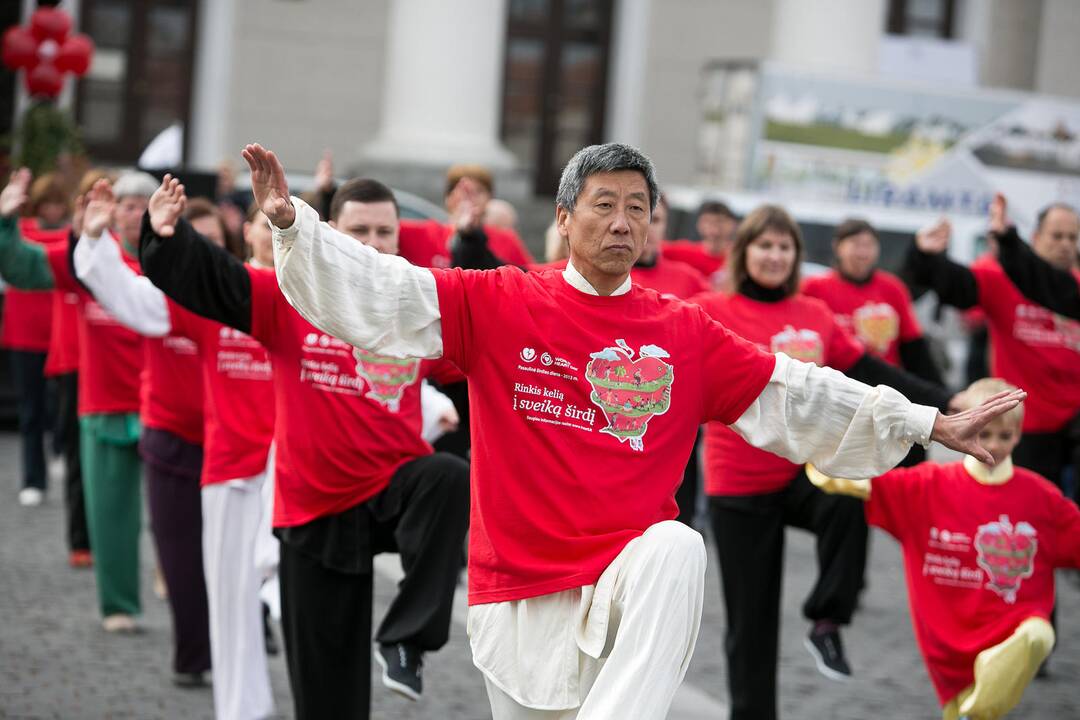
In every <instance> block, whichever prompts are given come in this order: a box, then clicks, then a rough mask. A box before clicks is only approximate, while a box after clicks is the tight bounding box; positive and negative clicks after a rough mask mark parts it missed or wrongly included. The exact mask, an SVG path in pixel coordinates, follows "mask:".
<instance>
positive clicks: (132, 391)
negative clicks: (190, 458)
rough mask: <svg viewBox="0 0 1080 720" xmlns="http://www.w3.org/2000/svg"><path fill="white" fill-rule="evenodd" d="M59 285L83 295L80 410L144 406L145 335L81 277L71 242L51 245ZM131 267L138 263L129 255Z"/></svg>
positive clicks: (116, 410)
mask: <svg viewBox="0 0 1080 720" xmlns="http://www.w3.org/2000/svg"><path fill="white" fill-rule="evenodd" d="M47 258H48V261H49V266H50V267H51V268H52V274H53V279H54V281H55V282H56V289H57V290H60V291H66V292H74V293H76V294H77V295H78V296H79V306H78V307H79V311H78V312H79V326H78V327H79V341H78V342H79V415H80V416H82V415H94V414H97V413H128V412H138V411H139V385H140V382H139V379H140V374H141V372H142V368H143V361H144V350H143V338H142V337H141V336H140V335H137V334H136V333H134V332H132V331H131V330H128V329H127V328H126V327H124V326H123V325H121V324H120V323H119V322H117V321H116V320H115V319H114V318H113V317H112V315H109V313H107V312H106V311H105V309H104V308H103V307H101V306H100V305H98V304H97V302H95V301H94V299H93V298H92V297H91V296H90V294H89V293H88V292H86V290H85V289H84V288H83V286H82V285H80V284H79V283H78V282H76V280H75V278H74V276H73V275H72V273H71V266H70V264H69V262H68V243H66V242H63V243H54V244H53V245H51V246H50V247H49V248H48V250H47ZM124 262H125V263H127V265H128V267H130V268H132V269H133V270H135V271H136V272H138V269H139V264H138V263H137V262H136V261H135V260H133V259H131V258H129V257H127V256H126V255H125V256H124Z"/></svg>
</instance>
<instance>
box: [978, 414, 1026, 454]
mask: <svg viewBox="0 0 1080 720" xmlns="http://www.w3.org/2000/svg"><path fill="white" fill-rule="evenodd" d="M1019 442H1020V423H1018V422H1016V421H1015V420H1013V419H1012V418H1008V417H1004V416H1002V417H996V418H994V419H993V420H991V421H990V422H989V423H987V425H986V426H985V427H984V428H983V429H982V430H980V431H979V444H980V445H982V446H983V447H984V448H986V451H987V452H988V453H990V454H991V455H993V456H994V464H995V465H998V464H1000V463H1001V462H1002V461H1004V460H1005V458H1007V457H1009V456H1010V455H1012V451H1013V450H1014V449H1015V448H1016V445H1017V443H1019Z"/></svg>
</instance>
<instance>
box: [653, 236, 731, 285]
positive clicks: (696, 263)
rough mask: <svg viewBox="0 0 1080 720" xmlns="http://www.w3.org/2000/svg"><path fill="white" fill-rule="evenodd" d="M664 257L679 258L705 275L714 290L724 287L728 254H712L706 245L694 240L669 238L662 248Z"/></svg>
mask: <svg viewBox="0 0 1080 720" xmlns="http://www.w3.org/2000/svg"><path fill="white" fill-rule="evenodd" d="M661 254H662V255H663V257H666V258H669V259H671V260H678V261H679V262H684V263H686V264H687V265H689V266H691V267H692V268H694V269H695V270H697V271H698V272H699V273H701V274H702V275H704V276H705V278H706V279H707V280H708V282H709V284H710V285H711V286H712V289H713V290H721V289H723V285H724V280H725V279H726V277H727V273H726V271H725V270H724V268H725V267H726V266H727V255H710V254H709V253H708V252H707V251H706V250H705V246H704V245H702V244H701V243H700V242H695V241H693V240H668V241H666V242H665V243H664V245H663V248H662V250H661Z"/></svg>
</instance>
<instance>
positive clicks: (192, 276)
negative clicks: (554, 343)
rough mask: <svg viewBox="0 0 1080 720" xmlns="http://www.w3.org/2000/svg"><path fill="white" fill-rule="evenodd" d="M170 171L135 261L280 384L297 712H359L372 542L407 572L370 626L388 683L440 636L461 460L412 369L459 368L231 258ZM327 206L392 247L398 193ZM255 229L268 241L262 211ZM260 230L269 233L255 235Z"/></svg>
mask: <svg viewBox="0 0 1080 720" xmlns="http://www.w3.org/2000/svg"><path fill="white" fill-rule="evenodd" d="M183 201H184V198H183V188H182V186H180V185H179V184H178V183H177V182H176V181H175V180H171V179H170V178H168V177H167V178H166V180H165V182H164V183H163V184H162V187H161V188H160V189H159V191H158V192H157V193H156V194H155V196H154V198H153V199H152V200H151V205H150V209H149V211H148V213H147V215H146V216H145V217H144V218H143V233H142V241H141V247H140V260H141V262H142V267H143V271H144V272H145V274H146V275H147V277H149V278H150V280H151V281H152V282H154V283H155V284H156V285H157V286H158V287H160V288H161V289H162V290H163V291H164V292H165V293H166V294H167V295H169V296H170V297H171V298H173V299H174V300H175V301H176V302H177V303H179V304H180V305H183V306H185V307H186V308H188V309H189V310H191V311H193V312H196V313H198V314H200V315H203V316H206V317H209V318H212V319H215V320H217V321H219V322H222V323H224V324H226V325H229V326H231V327H233V328H235V329H237V330H240V331H241V332H244V333H249V334H250V335H251V336H252V337H254V338H255V339H257V340H259V341H260V342H261V343H262V344H263V345H264V346H266V348H267V351H268V353H269V355H270V359H271V362H272V364H273V371H274V388H275V397H276V413H277V418H276V428H275V443H276V450H275V453H276V454H275V482H276V488H275V493H276V495H275V497H276V502H275V508H274V526H275V532H276V534H277V535H278V537H279V538H280V540H281V542H282V545H281V559H280V566H279V572H280V576H281V585H282V614H283V619H282V625H283V630H284V635H285V649H286V655H287V660H288V667H289V680H290V684H291V686H292V690H293V699H294V704H295V708H296V715H297V717H298V718H324V717H350V718H353V717H367V716H368V713H369V708H370V688H369V683H368V682H367V681H366V678H367V677H368V675H369V674H370V666H371V654H370V651H369V650H368V643H369V642H370V634H371V588H372V556H373V555H374V554H375V553H378V552H385V551H397V552H399V553H400V554H401V560H402V565H403V566H404V569H405V579H404V580H403V581H402V582H401V583H400V585H399V588H398V594H397V597H396V598H395V599H394V602H393V603H392V604H391V607H390V609H389V610H388V612H387V615H386V617H385V618H384V620H383V623H382V625H381V626H380V628H379V630H378V632H377V633H376V639H377V642H378V647H377V650H376V658H377V659H378V660H379V662H380V664H381V665H382V666H383V668H384V674H383V681H384V683H385V684H386V685H387V686H388V687H390V688H391V689H394V690H396V691H398V692H401V693H402V694H404V695H406V696H408V697H410V698H413V699H416V698H417V697H419V695H420V693H421V691H422V678H421V666H422V655H423V653H424V652H428V651H432V650H436V649H438V648H439V647H441V646H442V645H443V644H444V643H445V642H446V640H447V637H448V633H449V624H450V615H451V607H452V603H453V596H454V590H455V587H456V584H457V575H458V570H459V568H460V562H461V554H460V552H461V551H460V548H461V543H462V540H463V539H464V536H465V531H466V528H467V524H468V506H469V489H468V482H469V479H468V465H467V464H466V463H465V462H464V461H462V460H460V459H459V458H456V457H453V456H450V455H445V454H442V453H437V454H432V451H431V447H430V446H429V445H428V444H427V443H425V442H424V441H423V440H422V439H421V438H420V380H421V379H422V378H424V377H435V378H439V377H443V378H450V379H455V378H456V377H459V375H458V373H457V371H456V369H454V368H453V367H452V366H451V365H449V364H448V363H445V362H439V361H420V360H415V361H395V360H393V359H388V358H384V357H381V356H376V355H373V354H371V353H366V352H364V351H363V350H360V349H355V350H354V349H353V348H351V347H349V346H348V345H346V344H345V343H342V342H341V341H339V340H336V339H334V338H331V337H329V336H328V335H326V334H323V333H321V332H320V331H318V330H316V329H315V328H314V327H313V326H311V325H310V324H309V323H307V322H306V321H305V320H303V318H301V317H300V315H299V314H297V313H296V312H295V311H294V310H293V309H292V308H291V307H290V306H289V305H288V304H287V303H286V301H285V299H284V297H283V296H282V295H281V293H280V291H279V289H278V287H277V281H276V278H275V276H274V274H273V271H272V270H271V269H265V268H256V267H252V266H251V265H243V264H241V263H240V262H239V261H237V260H235V259H234V258H232V257H231V256H230V255H229V254H228V253H226V252H224V251H223V250H221V249H220V248H217V247H215V246H213V245H211V244H210V243H208V242H206V241H205V240H204V239H203V238H202V237H201V236H199V235H198V234H197V233H195V232H194V230H193V229H192V228H191V226H190V225H189V224H188V223H186V222H185V221H183V220H178V219H177V218H178V215H179V208H180V207H182V205H183ZM332 217H333V218H334V220H335V222H337V223H339V226H340V227H342V229H343V231H345V232H349V233H350V234H352V235H353V236H354V237H356V238H357V239H358V241H360V242H364V243H365V244H369V245H372V246H374V247H377V248H379V249H380V250H381V251H384V252H393V251H395V250H396V238H397V205H396V202H395V201H394V198H393V194H392V193H391V192H390V191H389V190H388V189H387V188H386V187H385V186H383V185H381V184H380V183H376V182H374V181H370V180H367V181H353V182H351V183H346V184H345V185H344V186H342V188H341V189H340V190H339V191H338V195H337V197H336V198H335V202H334V206H333V210H332ZM254 222H255V225H254V226H252V229H254V230H255V231H256V232H255V233H252V234H253V235H254V236H255V237H254V242H256V243H257V242H259V241H260V240H262V241H265V242H266V243H269V242H270V229H269V227H268V226H267V225H266V224H265V222H266V221H265V219H264V218H262V216H257V217H256V219H255V220H254ZM261 235H265V237H261Z"/></svg>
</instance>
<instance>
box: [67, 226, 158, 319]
mask: <svg viewBox="0 0 1080 720" xmlns="http://www.w3.org/2000/svg"><path fill="white" fill-rule="evenodd" d="M73 254H74V262H75V275H77V276H78V278H79V280H81V281H82V283H83V284H84V285H86V287H87V288H88V289H89V290H90V292H92V293H93V294H94V299H95V300H97V301H98V303H99V304H100V305H101V306H102V307H103V308H105V310H106V311H108V313H109V314H110V315H112V316H113V317H114V318H116V320H117V321H119V322H120V324H122V325H124V326H125V327H128V328H130V329H131V330H134V331H135V332H137V333H139V334H140V335H145V336H147V337H163V336H165V335H168V334H169V333H170V332H171V331H172V323H171V321H170V320H169V304H168V301H167V300H166V298H165V293H163V292H161V290H159V289H158V288H156V287H154V284H153V283H151V282H150V280H149V278H145V277H143V276H142V275H139V274H137V273H136V272H135V271H134V270H132V269H131V268H130V267H128V266H127V264H126V263H125V262H124V260H123V258H122V257H121V256H120V246H119V245H117V244H116V241H115V240H113V238H112V236H111V235H110V234H109V231H108V230H106V231H104V232H103V233H102V234H101V237H99V238H98V239H97V240H94V239H93V238H91V237H89V236H88V235H86V234H85V233H84V234H83V236H82V237H81V238H79V242H78V244H76V246H75V251H74V253H73Z"/></svg>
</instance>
